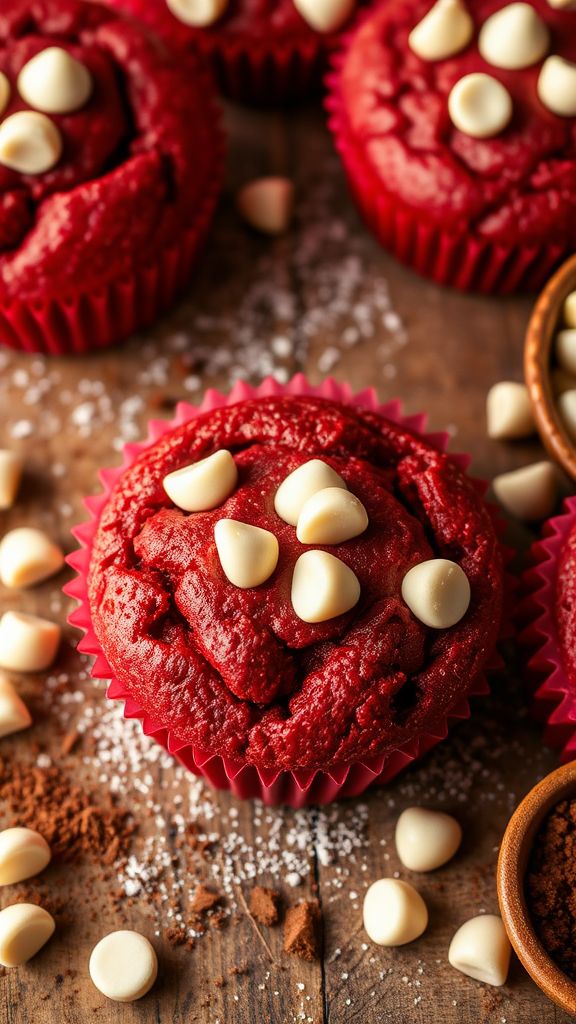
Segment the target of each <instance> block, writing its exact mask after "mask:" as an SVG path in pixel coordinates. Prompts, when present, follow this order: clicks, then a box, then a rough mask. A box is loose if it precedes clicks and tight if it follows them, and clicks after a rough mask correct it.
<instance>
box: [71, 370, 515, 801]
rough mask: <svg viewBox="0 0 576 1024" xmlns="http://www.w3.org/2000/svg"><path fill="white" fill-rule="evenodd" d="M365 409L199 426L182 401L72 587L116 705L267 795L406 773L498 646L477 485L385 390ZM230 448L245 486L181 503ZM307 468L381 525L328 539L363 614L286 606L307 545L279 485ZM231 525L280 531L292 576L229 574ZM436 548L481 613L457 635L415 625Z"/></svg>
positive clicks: (497, 602)
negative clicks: (416, 591) (418, 568)
mask: <svg viewBox="0 0 576 1024" xmlns="http://www.w3.org/2000/svg"><path fill="white" fill-rule="evenodd" d="M321 390H322V389H321ZM324 393H325V392H324ZM342 394H343V395H345V394H346V392H343V393H342ZM348 394H349V393H348ZM368 406H369V407H368V408H361V407H359V405H352V404H349V405H344V404H341V403H339V402H337V401H327V400H326V399H325V398H323V397H317V396H314V395H311V394H308V393H304V394H300V395H294V394H286V393H284V392H282V393H280V394H276V395H271V396H270V397H265V396H262V395H259V396H258V397H256V398H250V399H248V400H246V401H241V402H236V403H234V404H228V403H226V404H223V405H221V406H220V407H216V408H212V409H211V411H209V412H206V413H204V414H201V415H198V413H197V411H194V410H192V412H190V407H187V406H184V407H182V412H181V416H182V419H183V420H184V421H183V422H181V423H180V425H178V426H175V425H173V427H172V429H168V430H167V432H166V425H164V431H163V432H162V433H161V435H160V436H158V437H157V440H155V441H154V443H148V444H147V445H146V446H142V448H141V449H140V450H139V451H138V453H137V452H136V451H135V450H132V449H131V450H130V453H129V456H128V464H127V465H126V466H125V467H124V468H123V469H122V471H118V472H117V473H113V476H112V477H111V478H109V480H108V484H109V486H107V493H106V495H105V496H103V498H102V499H101V500H100V501H99V502H98V503H97V507H96V506H93V507H92V510H93V512H94V514H95V519H94V521H93V522H92V523H91V524H88V526H87V527H86V528H84V529H83V528H80V531H79V534H78V536H79V537H80V538H81V539H82V541H83V543H84V544H85V548H84V550H83V551H82V552H81V553H80V554H79V555H78V556H76V557H73V559H72V562H73V564H74V565H75V567H76V568H77V569H78V570H79V571H80V578H79V580H78V581H77V584H76V586H74V585H73V587H72V589H71V590H70V593H73V594H74V595H75V596H76V597H80V598H81V599H82V600H83V607H82V608H81V609H80V611H79V613H78V614H77V615H76V616H75V617H73V621H75V622H76V623H77V624H79V625H82V626H83V627H84V628H86V629H87V632H88V636H87V638H86V639H87V643H85V645H84V649H85V650H90V651H91V652H92V653H99V654H101V655H102V657H103V661H102V664H101V666H100V667H101V668H102V667H103V666H104V665H106V666H107V667H108V668H109V671H110V674H111V675H113V677H114V680H115V682H114V683H113V692H114V694H116V695H121V696H122V697H123V698H124V699H127V701H128V704H129V706H130V708H131V709H133V708H137V709H138V712H135V713H138V716H139V717H145V718H147V719H148V720H149V722H150V723H153V728H152V729H151V730H150V731H156V732H157V731H158V730H161V731H162V736H161V737H160V738H161V741H162V742H164V743H165V745H166V746H168V748H169V749H171V750H173V751H175V752H177V753H178V756H180V757H181V759H182V760H184V763H186V764H187V765H188V766H189V767H192V768H193V770H200V769H201V768H202V767H203V766H204V765H206V764H207V763H210V760H211V759H212V760H214V761H218V762H220V763H221V764H224V765H225V766H232V769H231V771H229V773H228V785H230V779H231V777H232V778H235V777H236V776H238V775H240V776H241V774H242V771H243V770H244V769H248V770H249V772H250V773H252V777H254V776H256V775H257V776H258V778H259V780H260V789H258V786H256V787H254V786H252V788H251V790H250V792H247V790H246V789H243V788H242V787H240V789H239V790H237V791H238V792H239V795H264V798H267V797H268V798H270V793H264V794H263V793H262V787H263V788H264V790H270V788H271V787H272V786H273V785H275V786H276V795H277V796H278V797H279V799H288V800H289V801H290V802H292V799H293V798H292V796H291V795H290V793H291V789H290V786H291V785H292V783H293V779H294V777H295V776H296V777H297V778H298V779H299V780H300V782H302V779H303V778H304V777H306V778H307V779H309V780H313V779H314V778H315V777H317V779H318V778H320V777H323V778H324V779H327V778H328V777H329V776H332V777H334V776H335V777H336V778H339V777H341V779H342V783H344V782H345V781H346V780H347V779H348V776H349V774H350V769H351V768H354V769H356V768H359V767H361V766H364V770H363V774H362V779H363V784H362V785H361V786H359V787H358V790H357V791H359V790H360V789H361V788H365V786H366V785H367V784H368V783H369V781H371V780H373V779H374V778H375V777H378V776H379V775H381V774H382V772H383V771H384V770H385V769H386V770H388V773H389V774H394V773H395V771H397V770H399V768H400V767H401V766H402V765H403V764H405V763H407V762H408V761H409V760H412V759H413V758H414V757H415V756H417V755H418V754H419V753H422V752H423V751H424V750H426V749H428V748H429V746H430V745H432V743H433V742H435V741H437V739H438V738H441V737H442V736H443V735H445V732H446V723H447V720H448V718H450V717H451V715H453V714H460V713H464V714H465V713H466V710H464V711H462V708H463V704H464V705H465V704H466V698H467V696H468V695H469V694H470V692H471V691H474V688H475V686H478V684H480V683H481V680H483V674H484V670H485V669H486V667H487V664H488V662H489V661H490V658H491V657H492V655H493V652H494V648H495V644H496V640H497V636H498V633H499V629H500V620H501V613H502V564H501V555H500V549H499V545H498V541H497V538H496V535H495V532H494V528H493V525H492V520H491V517H490V514H489V512H488V510H487V508H486V506H485V505H484V503H483V501H482V498H481V497H480V496H479V491H478V488H477V487H476V486H475V485H474V483H473V482H472V481H470V480H469V479H468V478H467V477H466V476H465V474H464V473H463V471H462V469H461V468H460V467H459V465H458V464H457V462H456V461H455V460H454V459H453V458H452V457H450V456H447V455H446V454H444V453H443V452H442V451H439V450H438V448H437V447H435V446H434V443H433V442H431V441H428V440H427V439H426V438H424V437H422V436H420V435H419V434H418V433H415V432H414V430H413V429H411V427H410V426H405V425H403V423H402V422H394V421H393V419H390V418H389V417H387V416H386V415H382V412H381V411H377V410H378V406H377V404H376V403H374V400H373V397H371V396H369V400H368ZM370 406H372V408H371V407H370ZM390 412H391V414H392V415H394V414H395V413H396V417H397V409H395V408H394V407H391V408H390ZM186 417H187V418H186ZM418 422H419V420H418V419H417V420H416V425H418ZM222 448H224V449H227V450H229V451H230V452H232V454H233V456H234V459H235V462H236V466H237V469H238V473H239V481H238V485H237V487H236V489H235V490H234V492H233V493H232V494H231V495H230V497H229V498H227V499H226V501H225V502H224V503H223V504H222V505H221V506H219V507H218V508H216V509H214V510H213V511H210V512H200V513H184V512H182V511H181V510H180V509H178V508H176V507H175V506H174V505H173V504H172V502H171V501H170V499H169V498H168V497H167V495H166V493H165V491H164V488H163V485H162V481H163V479H164V477H165V476H166V474H167V473H169V472H172V471H174V470H176V469H178V468H180V467H182V466H184V465H187V464H190V463H192V462H195V461H198V460H200V459H201V458H204V457H205V456H206V455H209V454H210V453H211V452H213V451H215V450H218V449H222ZM312 458H319V459H321V460H323V461H325V462H326V463H328V465H329V466H331V467H332V468H333V469H334V470H336V472H338V473H339V474H340V475H341V476H342V477H343V479H344V481H345V482H346V484H347V486H348V488H349V490H350V491H351V492H352V493H353V494H355V495H356V496H357V497H358V498H360V500H361V501H362V502H363V504H364V506H365V508H366V511H367V512H368V517H369V526H368V529H367V530H366V531H365V533H363V534H362V535H361V536H359V537H357V538H355V539H353V540H350V541H347V542H346V543H345V544H340V545H337V546H332V547H328V546H324V547H322V550H326V551H328V552H329V553H332V554H335V555H336V557H338V558H339V559H341V560H342V561H343V562H344V563H345V564H346V565H348V566H349V567H350V568H351V569H352V570H353V572H354V573H355V574H356V576H357V578H358V580H359V582H360V587H361V596H360V600H359V602H358V604H357V605H356V606H355V607H354V608H353V609H352V610H351V611H349V612H347V613H345V614H343V615H339V616H338V617H336V618H333V619H329V620H328V621H325V622H321V623H314V624H310V623H307V622H304V621H302V619H300V618H299V617H298V615H297V614H296V612H295V610H294V608H293V606H292V603H291V580H292V574H293V570H294V564H295V561H296V559H297V558H298V556H299V555H301V554H302V552H303V550H305V549H304V546H303V545H301V544H300V543H299V542H298V540H297V538H296V531H295V529H294V527H293V526H290V525H288V524H287V523H285V522H284V521H283V520H282V519H280V517H279V516H278V515H277V513H276V512H275V509H274V495H275V493H276V490H277V488H278V487H279V485H280V484H281V483H282V481H283V480H284V479H285V478H286V477H287V476H288V475H289V474H290V473H292V472H293V471H294V470H295V469H297V468H298V467H299V466H300V465H302V464H303V463H305V462H307V461H309V460H310V459H312ZM222 518H229V519H236V520H240V521H243V522H249V523H250V524H252V525H254V526H260V527H263V528H264V529H266V530H269V531H271V532H273V533H274V534H275V536H276V537H277V539H278V542H279V548H280V556H279V561H278V566H277V568H276V570H275V572H274V573H273V574H272V576H271V577H270V578H269V579H268V580H267V581H266V582H265V583H264V584H262V585H261V586H258V587H253V588H250V589H247V590H241V589H239V588H237V587H234V586H233V585H232V584H230V583H229V582H228V580H227V578H226V577H225V575H224V573H223V571H222V567H221V565H220V562H219V558H218V554H217V550H216V546H215V542H214V526H215V524H216V522H217V521H218V520H219V519H222ZM315 547H317V545H315ZM434 557H445V558H450V559H451V560H453V561H456V562H457V563H458V564H459V565H460V566H461V568H462V569H463V570H464V572H465V573H466V575H467V577H468V579H469V582H470V586H471V590H472V600H471V604H470V607H469V610H468V612H467V613H466V614H465V616H464V617H463V618H462V620H461V621H460V622H458V623H457V624H456V625H455V626H452V627H451V628H449V629H444V630H434V629H430V628H429V627H427V626H425V625H424V624H423V623H422V622H420V621H418V620H417V619H416V618H415V616H414V615H413V614H412V613H411V611H410V610H409V608H408V607H407V605H406V604H405V602H404V601H403V599H402V595H401V585H402V580H403V578H404V576H405V574H406V572H407V571H408V570H409V569H410V568H411V567H412V566H413V565H415V564H417V563H419V562H422V561H425V560H427V559H430V558H434ZM183 755H184V756H183ZM374 761H376V762H377V768H374V767H373V768H372V771H371V772H370V771H369V770H368V771H367V770H366V769H365V766H366V765H370V764H371V763H372V762H374ZM191 762H192V763H191ZM203 774H208V777H210V773H209V772H206V771H204V772H203ZM271 780H272V781H271ZM212 781H216V782H217V784H222V785H225V784H226V783H225V782H224V781H222V779H221V778H220V777H219V778H217V779H216V780H215V779H214V778H213V779H212ZM282 783H284V784H285V785H284V788H282ZM309 784H310V783H309V782H306V783H303V784H302V785H301V787H300V788H301V790H302V791H303V792H304V793H305V794H306V792H307V790H308V787H309ZM317 789H318V787H317ZM341 789H342V786H341V785H338V786H337V787H336V789H335V790H334V789H333V787H332V789H330V795H331V796H332V795H338V793H339V792H340V790H341ZM350 791H353V790H348V792H350ZM344 792H347V790H344ZM287 794H288V795H287ZM314 797H315V798H316V799H318V798H320V799H323V797H322V794H320V795H319V794H318V792H317V791H315V792H314V793H313V794H311V795H310V799H311V800H313V799H314ZM271 802H276V799H275V795H274V794H273V795H272V798H271Z"/></svg>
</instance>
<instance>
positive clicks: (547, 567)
mask: <svg viewBox="0 0 576 1024" xmlns="http://www.w3.org/2000/svg"><path fill="white" fill-rule="evenodd" d="M575 523H576V497H573V498H567V499H566V501H565V502H564V507H563V510H562V512H561V514H560V515H558V516H555V517H554V518H553V519H549V520H548V522H547V523H545V525H544V529H543V531H542V537H541V539H540V540H538V541H537V542H536V543H535V544H534V545H533V546H532V548H531V550H530V558H529V562H530V565H529V567H528V568H527V569H526V571H525V573H524V575H523V579H522V590H523V599H522V602H521V605H520V609H519V622H520V626H521V627H522V631H521V633H520V637H519V642H520V645H521V648H522V650H523V651H524V653H525V656H526V662H527V668H528V673H529V679H528V681H529V684H530V687H531V690H532V710H533V712H534V715H535V717H536V718H537V719H538V720H539V721H541V722H544V723H545V732H544V738H545V740H546V742H547V743H549V744H550V746H552V747H560V748H561V755H560V757H561V760H562V761H572V760H573V759H574V758H576V687H575V686H574V683H573V682H572V681H571V680H570V678H569V676H568V675H567V673H566V670H565V668H564V665H563V661H562V654H561V649H560V644H559V638H558V629H557V625H556V618H555V614H554V609H555V605H556V600H555V598H556V587H557V579H558V564H559V559H560V555H561V553H562V549H563V547H564V545H565V543H566V541H567V538H568V535H569V533H570V531H571V530H572V529H573V527H574V525H575Z"/></svg>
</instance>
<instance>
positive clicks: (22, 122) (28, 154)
mask: <svg viewBox="0 0 576 1024" xmlns="http://www.w3.org/2000/svg"><path fill="white" fill-rule="evenodd" d="M61 155H62V137H61V135H60V132H59V131H58V128H57V127H56V125H55V124H54V122H53V121H51V120H50V118H49V117H46V115H45V114H39V113H38V111H36V110H19V111H18V112H17V113H16V114H11V115H10V117H7V118H6V120H5V121H2V124H0V164H3V165H4V167H9V168H10V169H11V170H13V171H19V172H20V174H45V172H46V171H49V170H51V169H52V167H55V166H56V164H57V163H58V161H59V159H60V157H61Z"/></svg>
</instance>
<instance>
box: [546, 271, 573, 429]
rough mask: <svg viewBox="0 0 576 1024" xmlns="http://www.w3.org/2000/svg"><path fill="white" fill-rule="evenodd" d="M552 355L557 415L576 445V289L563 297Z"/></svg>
mask: <svg viewBox="0 0 576 1024" xmlns="http://www.w3.org/2000/svg"><path fill="white" fill-rule="evenodd" d="M553 356H554V358H555V361H556V366H557V368H558V369H557V371H556V372H555V373H553V375H552V381H553V384H554V391H555V396H556V406H557V409H558V414H559V416H560V419H561V421H562V424H563V426H564V429H565V431H566V433H567V434H568V437H569V438H570V440H571V441H572V442H573V444H574V445H575V446H576V291H574V292H570V294H569V295H567V296H566V298H565V300H564V303H563V308H562V326H561V328H560V330H559V331H557V333H556V337H555V339H554V347H553Z"/></svg>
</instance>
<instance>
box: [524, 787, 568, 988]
mask: <svg viewBox="0 0 576 1024" xmlns="http://www.w3.org/2000/svg"><path fill="white" fill-rule="evenodd" d="M526 897H527V902H528V907H529V909H530V914H531V916H532V920H533V922H534V927H535V929H536V933H537V935H538V937H539V939H540V941H541V943H542V945H543V946H544V948H545V949H546V950H547V952H548V953H549V954H550V956H551V957H552V959H553V960H555V961H556V963H557V964H558V966H559V967H561V968H562V970H563V971H565V973H566V974H567V975H568V976H569V977H570V978H572V979H573V980H576V800H562V801H561V802H560V803H558V804H556V806H555V807H554V808H553V810H552V811H551V812H550V814H549V815H548V817H547V818H546V819H545V820H544V823H543V824H542V825H541V827H540V829H539V831H538V833H537V835H536V838H535V840H534V846H533V848H532V854H531V858H530V863H529V866H528V873H527V877H526Z"/></svg>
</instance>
